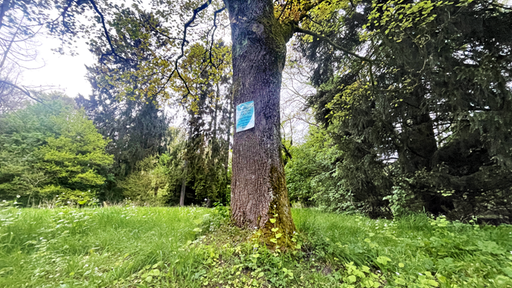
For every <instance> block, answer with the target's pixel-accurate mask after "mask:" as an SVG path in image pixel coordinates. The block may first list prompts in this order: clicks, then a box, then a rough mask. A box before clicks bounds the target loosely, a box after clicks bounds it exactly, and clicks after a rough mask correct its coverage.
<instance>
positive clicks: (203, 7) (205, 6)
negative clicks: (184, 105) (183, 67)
mask: <svg viewBox="0 0 512 288" xmlns="http://www.w3.org/2000/svg"><path fill="white" fill-rule="evenodd" d="M211 3H212V0H207V1H206V2H204V3H203V5H201V6H199V7H198V8H196V9H194V11H193V14H192V17H191V18H190V20H188V21H187V23H185V29H183V38H182V39H181V54H180V55H179V56H178V57H177V58H176V60H175V61H174V70H173V71H172V72H171V74H170V75H169V77H168V78H167V81H166V82H165V84H164V85H163V86H162V87H161V88H160V90H158V92H157V94H158V93H160V92H162V90H163V89H165V86H166V85H167V83H169V81H171V79H172V76H173V75H174V73H176V74H178V77H179V78H180V79H181V81H182V82H183V84H184V85H185V88H186V89H187V94H185V95H184V96H183V97H186V96H188V95H189V94H192V93H191V92H190V89H189V88H188V85H187V81H185V79H183V77H182V76H181V74H180V71H179V67H178V62H179V61H180V59H181V58H183V57H184V56H185V44H186V43H188V41H187V29H188V28H189V27H191V25H192V23H194V21H195V20H196V17H197V14H199V12H201V11H203V10H204V9H206V8H208V6H210V4H211Z"/></svg>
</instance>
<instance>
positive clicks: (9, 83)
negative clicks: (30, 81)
mask: <svg viewBox="0 0 512 288" xmlns="http://www.w3.org/2000/svg"><path fill="white" fill-rule="evenodd" d="M0 83H4V84H6V85H9V86H12V87H14V88H16V89H18V90H20V91H21V92H22V93H23V94H25V95H27V97H29V98H30V99H32V100H34V101H36V102H39V103H41V104H43V102H42V101H41V100H39V99H37V98H35V97H34V96H32V94H30V91H28V90H26V89H23V88H22V87H20V86H18V85H16V84H14V83H11V82H9V81H5V80H0Z"/></svg>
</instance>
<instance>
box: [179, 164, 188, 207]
mask: <svg viewBox="0 0 512 288" xmlns="http://www.w3.org/2000/svg"><path fill="white" fill-rule="evenodd" d="M183 170H184V171H183V180H182V181H181V193H180V207H183V206H185V189H186V188H187V160H185V163H184V164H183Z"/></svg>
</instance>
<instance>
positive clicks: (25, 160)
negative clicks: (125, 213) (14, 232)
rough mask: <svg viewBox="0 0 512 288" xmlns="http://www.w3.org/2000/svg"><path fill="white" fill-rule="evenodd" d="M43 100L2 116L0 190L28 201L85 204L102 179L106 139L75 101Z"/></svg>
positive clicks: (106, 163) (58, 97) (107, 157)
mask: <svg viewBox="0 0 512 288" xmlns="http://www.w3.org/2000/svg"><path fill="white" fill-rule="evenodd" d="M39 97H40V98H41V99H44V100H45V104H40V103H37V104H33V105H31V106H28V107H27V108H25V109H23V110H20V111H16V112H13V113H9V114H6V115H5V116H3V117H2V118H1V119H0V124H1V125H0V145H2V147H3V149H2V151H1V152H0V160H1V161H2V163H3V165H2V166H1V167H0V195H2V196H3V197H6V198H13V197H16V196H17V195H19V196H21V197H22V199H23V200H25V201H26V202H30V200H32V201H35V200H41V199H53V198H57V200H58V202H60V203H63V204H66V202H67V201H70V203H71V202H72V203H78V204H86V203H90V202H91V201H93V200H94V198H95V197H96V193H97V192H98V190H99V189H100V187H101V186H102V185H103V183H104V181H105V175H106V171H107V168H108V166H109V165H111V163H112V156H111V155H108V154H106V153H105V146H106V145H107V143H108V140H106V139H103V137H102V136H101V134H99V133H98V132H97V131H96V128H95V127H94V125H93V123H92V121H90V120H88V119H87V117H86V115H85V112H84V111H83V110H76V109H74V105H73V104H74V103H73V100H72V99H70V98H66V97H63V96H61V95H58V94H53V95H40V96H39Z"/></svg>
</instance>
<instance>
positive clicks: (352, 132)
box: [0, 0, 512, 223]
mask: <svg viewBox="0 0 512 288" xmlns="http://www.w3.org/2000/svg"><path fill="white" fill-rule="evenodd" d="M105 3H106V5H110V6H109V7H110V8H111V10H109V11H110V12H108V13H107V12H105V17H108V19H109V21H110V26H111V28H110V29H111V30H110V31H111V34H110V38H108V39H104V38H101V37H96V38H91V41H89V45H90V51H91V52H93V53H94V54H95V55H96V56H97V60H98V62H97V64H95V65H93V66H91V67H88V76H87V77H88V79H89V81H90V83H91V85H92V87H93V93H92V95H86V96H82V95H80V96H79V97H77V98H74V99H72V98H68V97H67V96H65V95H62V94H60V93H57V92H51V93H43V92H37V91H25V90H18V89H16V88H15V87H13V85H9V84H8V80H9V79H11V78H12V77H14V76H13V75H14V74H13V73H15V72H13V69H14V68H12V67H11V66H9V65H7V64H8V63H4V62H2V66H1V69H2V71H1V75H2V76H1V77H2V81H1V82H0V105H1V106H0V107H1V110H0V113H1V114H0V199H2V200H6V201H16V202H17V203H18V205H22V206H37V205H39V204H41V203H49V204H51V205H79V206H84V205H85V206H87V205H103V204H107V205H108V203H119V202H123V201H125V202H133V203H137V204H140V205H157V206H161V205H178V204H180V202H181V204H182V205H183V204H184V205H191V204H194V205H206V206H209V207H210V206H212V205H215V203H218V204H220V203H222V204H224V205H228V204H229V201H230V177H231V168H230V155H231V154H230V153H231V152H230V151H231V150H230V149H231V145H232V144H231V143H232V132H233V131H232V126H233V121H234V114H233V111H234V107H233V104H232V95H231V91H232V81H231V73H232V72H231V51H230V48H229V46H230V45H227V44H226V43H224V40H223V39H214V38H213V34H211V38H209V37H207V38H206V39H205V38H201V37H199V36H198V35H193V36H191V37H196V36H197V38H198V39H197V41H196V42H195V44H193V45H189V46H186V47H185V46H184V45H181V49H182V52H183V54H182V57H181V59H180V61H179V63H178V62H174V61H172V60H171V56H176V55H175V54H173V53H165V52H166V51H167V50H166V49H168V47H169V46H173V47H177V48H180V44H179V43H178V44H177V43H176V42H175V40H173V38H172V37H170V36H169V35H171V34H172V33H173V31H171V28H166V27H168V26H166V25H165V24H166V23H169V22H170V21H171V20H170V19H169V18H166V17H165V16H164V14H165V13H160V14H159V13H153V12H147V11H146V10H144V9H142V8H141V6H137V5H134V6H131V7H126V6H123V5H117V4H112V3H107V2H105ZM190 4H191V3H188V2H186V1H185V2H183V3H176V4H173V5H178V6H176V7H181V6H179V5H183V6H184V7H185V6H187V5H190ZM154 5H156V6H155V7H157V6H158V3H154ZM23 7H24V6H23ZM23 7H22V6H19V7H18V6H16V5H14V6H13V8H12V9H14V10H16V9H18V10H19V11H24V10H23V9H25V8H26V7H25V8H23ZM158 7H159V6H158ZM173 7H174V6H173ZM187 7H188V6H187ZM41 8H48V7H46V6H43V7H41ZM166 9H172V7H168V8H166ZM42 11H44V9H43V10H42ZM155 11H156V10H155ZM290 13H291V12H290ZM510 13H511V10H510V8H507V6H504V5H502V4H500V3H498V2H495V1H481V0H474V1H467V0H464V1H453V2H450V1H416V2H414V1H384V2H382V1H380V2H379V1H373V2H372V1H365V0H363V1H356V2H343V1H333V2H332V3H330V4H328V5H327V4H326V5H323V6H321V8H319V9H316V10H312V11H311V13H310V16H309V17H310V19H309V20H307V22H305V23H306V24H305V25H306V26H307V28H308V29H309V30H310V31H312V32H313V34H311V33H310V34H306V35H303V36H300V37H296V38H294V40H293V41H292V43H291V44H290V45H289V46H290V47H289V48H291V49H289V52H288V60H287V66H286V71H285V77H284V78H285V79H284V80H283V81H284V86H285V89H283V91H282V98H283V99H282V101H281V102H282V103H281V106H282V109H281V110H282V112H281V119H282V125H281V126H282V138H283V139H282V148H283V149H282V151H283V152H282V158H283V161H284V162H285V164H286V166H285V170H286V181H287V186H288V190H289V197H290V200H291V202H292V205H294V206H296V207H319V208H321V209H324V210H327V211H334V212H339V213H363V214H366V215H369V216H370V217H374V218H376V217H393V216H401V215H405V214H408V213H410V212H422V211H424V212H428V213H431V214H433V215H441V214H442V215H447V217H449V218H450V219H458V220H470V219H472V218H473V217H478V218H479V219H481V220H484V221H487V222H492V223H503V222H506V223H510V222H511V221H512V218H511V217H512V196H511V195H512V193H510V192H511V189H512V177H510V172H511V169H512V168H511V167H512V153H511V151H512V131H511V128H510V127H512V113H511V109H512V105H511V104H512V102H511V101H512V88H511V83H512V54H511V51H512V30H511V29H510V27H512V17H511V14H510ZM12 15H14V16H12V17H10V18H8V19H7V18H6V21H8V22H9V23H11V24H10V25H11V27H15V26H16V25H18V27H21V28H20V29H19V30H20V31H21V32H22V33H25V34H27V35H28V34H30V33H33V31H32V30H30V29H28V28H26V27H25V26H23V23H22V21H19V19H18V18H16V17H15V16H16V15H15V14H12ZM38 15H39V14H38ZM41 15H43V14H41ZM41 15H39V16H41ZM215 15H216V14H215ZM200 16H201V15H200ZM41 17H42V16H41ZM181 17H182V18H183V17H184V16H183V15H181ZM203 18H204V19H203ZM203 18H202V19H203V20H204V21H207V20H208V21H210V20H211V19H209V18H208V17H206V16H204V17H203ZM207 18H208V19H207ZM34 19H36V18H34ZM41 19H42V18H41ZM36 20H37V19H36ZM217 20H218V21H219V22H222V21H226V19H223V18H221V17H220V16H219V19H217ZM217 20H215V21H217ZM96 22H97V24H96V25H93V27H96V28H98V27H100V23H101V21H100V19H96ZM171 22H172V21H171ZM214 23H217V22H214ZM24 27H25V28H26V29H25V30H23V29H24ZM70 27H71V28H70ZM219 27H220V26H219ZM22 28H23V29H22ZM64 28H66V29H79V28H78V27H74V26H70V25H68V26H65V27H64ZM64 28H63V29H64ZM216 28H217V27H216V26H215V29H216ZM66 29H64V30H58V29H54V30H53V31H54V32H53V33H57V34H58V33H60V34H61V35H64V34H65V33H68V31H67V30H66ZM98 29H100V28H98ZM219 29H220V28H219ZM92 31H100V32H98V33H101V29H100V30H97V29H96V30H92ZM21 32H20V33H21ZM16 33H18V32H16ZM208 35H210V34H208ZM16 37H18V36H16ZM13 39H14V38H13ZM326 39H328V40H326ZM107 40H108V41H107ZM112 45H114V46H115V47H116V49H115V51H114V50H112V51H113V52H112V51H111V53H110V54H109V49H110V47H111V46H112ZM333 47H342V49H341V50H340V49H333ZM112 53H115V55H113V54H112ZM169 54H172V55H169ZM6 55H7V52H6ZM347 55H348V57H347ZM11 64H12V63H11ZM14 66H16V65H14ZM166 69H167V70H169V69H179V70H176V71H180V72H179V73H174V72H173V73H172V74H171V77H170V78H167V77H163V76H162V73H163V72H162V71H165V70H166ZM14 70H15V69H14ZM286 75H288V76H286ZM162 87H163V88H162ZM18 88H19V87H18ZM20 91H21V92H20ZM25 92H29V94H28V95H31V97H30V98H29V97H27V96H26V95H25V94H26V93H25ZM169 107H172V108H169ZM182 195H184V196H182ZM180 196H181V197H182V199H181V201H180Z"/></svg>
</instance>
